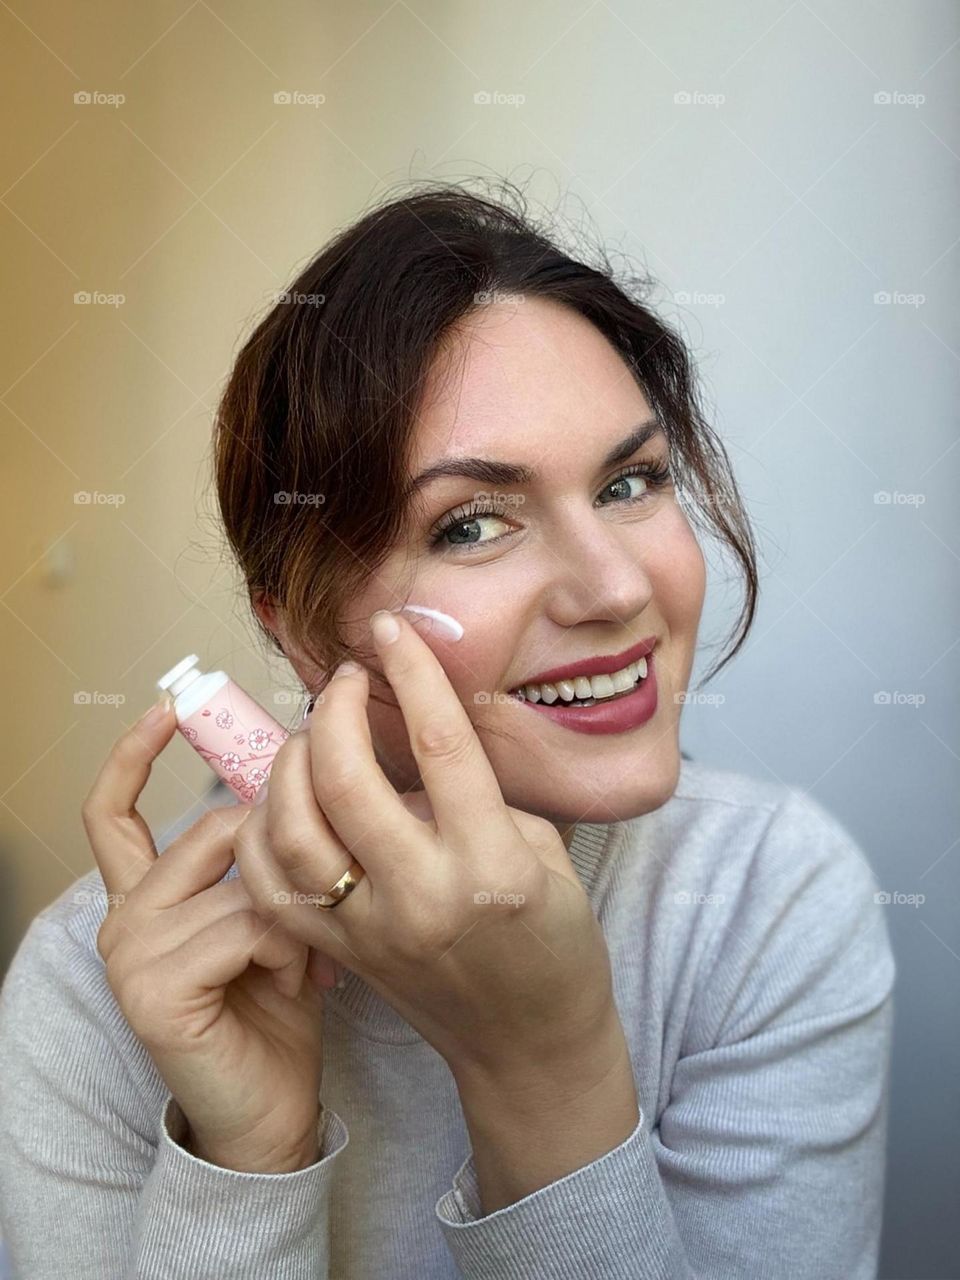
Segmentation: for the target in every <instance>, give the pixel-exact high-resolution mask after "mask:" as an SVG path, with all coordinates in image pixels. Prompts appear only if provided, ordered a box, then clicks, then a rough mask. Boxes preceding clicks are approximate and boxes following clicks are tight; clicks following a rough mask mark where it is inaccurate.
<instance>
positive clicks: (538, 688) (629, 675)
mask: <svg viewBox="0 0 960 1280" xmlns="http://www.w3.org/2000/svg"><path fill="white" fill-rule="evenodd" d="M646 674H647V660H646V658H640V659H639V660H638V661H637V662H631V663H630V664H629V666H626V667H623V668H621V670H619V671H612V672H611V673H610V674H609V675H602V676H589V677H587V676H575V677H574V678H573V679H572V680H556V681H554V683H553V684H527V685H521V686H520V688H519V689H518V690H517V693H518V695H519V696H520V697H521V698H523V699H525V700H526V701H527V702H545V703H546V704H547V706H550V705H552V704H553V703H554V702H557V701H558V700H559V701H561V702H574V701H582V700H584V699H588V698H611V697H613V695H614V694H616V693H626V691H627V690H628V689H630V688H632V687H633V686H634V685H635V684H636V683H637V680H638V679H639V680H642V679H643V678H644V677H645V676H646Z"/></svg>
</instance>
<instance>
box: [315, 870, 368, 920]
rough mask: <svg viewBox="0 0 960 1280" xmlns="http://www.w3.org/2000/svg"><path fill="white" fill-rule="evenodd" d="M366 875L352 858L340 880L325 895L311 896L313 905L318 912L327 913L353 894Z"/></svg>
mask: <svg viewBox="0 0 960 1280" xmlns="http://www.w3.org/2000/svg"><path fill="white" fill-rule="evenodd" d="M366 874H367V873H366V872H365V871H364V869H363V867H361V865H360V863H359V862H358V861H357V860H356V858H353V859H352V860H351V862H350V866H349V867H348V868H347V869H346V871H345V872H344V873H343V875H342V876H341V877H340V879H339V880H338V881H337V883H336V884H335V885H333V886H332V888H330V889H328V890H327V892H326V893H316V894H314V895H313V905H314V906H315V907H316V908H317V910H319V911H329V910H330V909H331V908H332V907H335V906H336V905H337V904H338V903H340V902H342V901H343V900H344V898H346V897H348V896H349V895H350V894H351V893H353V891H354V889H355V888H356V887H357V885H358V884H359V883H360V881H361V880H362V879H363V877H364V876H365V875H366Z"/></svg>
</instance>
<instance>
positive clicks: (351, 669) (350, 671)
mask: <svg viewBox="0 0 960 1280" xmlns="http://www.w3.org/2000/svg"><path fill="white" fill-rule="evenodd" d="M359 670H360V667H359V666H358V665H357V663H356V662H351V661H350V660H349V659H348V660H347V661H346V662H341V663H340V665H339V667H337V669H336V671H334V673H333V675H332V676H331V677H330V679H331V680H336V679H337V677H338V676H352V675H355V674H356V673H357V672H358V671H359Z"/></svg>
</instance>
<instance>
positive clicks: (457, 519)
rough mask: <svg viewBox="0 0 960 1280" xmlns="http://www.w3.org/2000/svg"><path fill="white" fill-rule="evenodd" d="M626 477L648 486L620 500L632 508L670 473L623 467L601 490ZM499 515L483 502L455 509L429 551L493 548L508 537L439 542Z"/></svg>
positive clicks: (663, 467)
mask: <svg viewBox="0 0 960 1280" xmlns="http://www.w3.org/2000/svg"><path fill="white" fill-rule="evenodd" d="M626 476H643V478H644V479H645V480H646V481H647V486H648V487H647V488H646V489H645V490H644V492H643V493H642V494H641V495H640V496H639V497H638V498H626V499H624V500H623V501H624V502H625V503H626V504H627V505H631V504H634V503H642V502H647V501H649V499H650V498H651V497H653V496H654V495H655V494H656V493H658V492H659V491H660V490H661V489H665V488H666V487H667V485H668V484H669V483H670V481H671V480H672V478H673V473H672V471H671V470H670V467H669V465H668V464H667V463H653V462H635V463H634V464H633V465H632V466H629V467H624V469H623V470H622V471H618V472H617V474H616V475H615V476H613V477H611V479H609V480H608V481H607V483H606V484H605V485H604V486H603V487H604V489H609V488H610V486H611V485H614V484H616V483H617V481H618V480H623V479H624V478H625V477H626ZM601 492H602V490H601ZM604 505H605V506H606V505H611V504H607V503H605V504H604ZM500 515H502V512H500V511H491V510H490V508H489V507H485V506H483V504H482V503H477V502H469V503H466V504H465V505H464V506H460V507H454V509H453V510H452V511H450V512H448V514H447V515H446V516H444V517H443V520H442V522H441V523H440V524H439V525H436V526H434V529H433V530H432V531H431V533H430V536H429V543H430V548H431V549H432V550H435V551H439V552H440V553H441V554H443V553H444V552H445V551H453V550H455V549H457V548H460V547H481V546H482V547H490V546H493V544H494V543H496V542H500V541H501V539H503V538H506V537H507V536H508V535H507V534H505V533H501V534H498V535H497V537H496V538H488V539H487V541H486V542H482V543H468V542H460V543H448V544H447V546H446V547H441V546H440V543H441V540H442V539H443V537H444V535H445V534H446V533H449V531H450V530H451V529H456V528H457V527H458V526H459V525H463V524H469V523H470V522H471V521H472V520H474V519H476V518H477V517H478V516H500Z"/></svg>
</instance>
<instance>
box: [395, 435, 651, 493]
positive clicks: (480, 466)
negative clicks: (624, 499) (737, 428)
mask: <svg viewBox="0 0 960 1280" xmlns="http://www.w3.org/2000/svg"><path fill="white" fill-rule="evenodd" d="M662 430H663V424H662V423H661V422H660V420H659V419H657V418H648V419H647V420H646V421H644V422H640V423H638V424H637V426H636V427H634V428H633V430H632V431H631V432H630V434H629V435H628V436H625V437H624V439H623V440H621V441H620V443H619V444H617V445H614V447H613V448H612V449H611V450H610V452H609V453H608V454H607V456H606V457H605V458H604V460H603V463H602V464H601V465H602V466H604V467H612V466H615V465H616V463H618V462H624V461H625V460H626V459H627V458H629V457H630V456H631V455H632V454H634V453H636V452H637V450H638V449H640V448H642V447H643V445H645V444H646V443H647V441H648V440H649V439H650V438H651V436H654V435H656V434H657V432H658V431H662ZM443 476H465V477H467V478H468V479H471V480H479V481H481V482H482V483H483V484H490V485H498V484H500V485H510V484H512V485H522V484H533V483H534V482H535V481H536V480H537V472H536V471H534V470H533V469H532V468H531V467H527V466H524V465H522V464H521V463H519V462H496V461H495V460H494V459H493V458H444V459H443V461H442V462H435V463H434V464H433V465H432V466H429V467H427V468H426V469H425V470H423V471H421V472H420V474H419V475H418V476H417V477H416V478H415V479H414V480H413V481H411V483H410V487H409V492H410V494H411V495H412V494H414V493H418V492H419V491H420V490H421V489H423V488H424V487H425V486H426V485H428V484H430V483H431V482H432V481H433V480H439V479H440V478H441V477H443Z"/></svg>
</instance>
